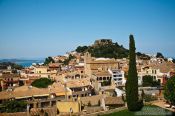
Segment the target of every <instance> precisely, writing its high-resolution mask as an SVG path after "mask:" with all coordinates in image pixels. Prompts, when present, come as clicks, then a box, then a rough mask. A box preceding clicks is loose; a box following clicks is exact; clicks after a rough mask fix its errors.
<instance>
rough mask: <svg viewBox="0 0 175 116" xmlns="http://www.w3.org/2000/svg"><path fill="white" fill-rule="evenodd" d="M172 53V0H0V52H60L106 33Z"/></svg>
mask: <svg viewBox="0 0 175 116" xmlns="http://www.w3.org/2000/svg"><path fill="white" fill-rule="evenodd" d="M129 34H133V35H134V37H135V41H136V48H137V51H140V52H144V53H156V52H162V53H163V54H164V55H165V56H175V35H174V34H175V0H0V58H38V57H47V56H54V55H59V54H64V53H65V52H67V51H71V50H74V49H75V48H76V46H79V45H90V44H92V43H93V42H94V41H95V40H96V39H101V38H110V39H112V40H113V41H114V42H118V43H119V44H122V45H124V47H126V48H128V44H129V43H128V40H129V39H128V37H129Z"/></svg>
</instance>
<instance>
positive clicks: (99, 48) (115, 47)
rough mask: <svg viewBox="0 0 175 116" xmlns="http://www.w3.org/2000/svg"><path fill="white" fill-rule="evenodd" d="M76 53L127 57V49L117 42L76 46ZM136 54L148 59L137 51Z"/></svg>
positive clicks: (147, 57)
mask: <svg viewBox="0 0 175 116" xmlns="http://www.w3.org/2000/svg"><path fill="white" fill-rule="evenodd" d="M75 51H76V52H78V53H85V52H89V53H91V55H92V56H93V57H97V58H99V57H104V58H116V59H117V58H128V55H129V50H128V49H126V48H124V47H123V45H119V44H118V43H117V42H116V43H113V42H108V43H103V42H101V43H100V44H95V45H91V46H78V47H77V48H76V50H75ZM137 56H138V57H139V58H141V59H149V56H147V55H145V54H143V53H140V52H138V53H137Z"/></svg>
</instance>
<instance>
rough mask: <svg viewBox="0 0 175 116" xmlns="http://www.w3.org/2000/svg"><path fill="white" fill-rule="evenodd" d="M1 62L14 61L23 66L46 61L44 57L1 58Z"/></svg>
mask: <svg viewBox="0 0 175 116" xmlns="http://www.w3.org/2000/svg"><path fill="white" fill-rule="evenodd" d="M0 62H13V63H16V64H19V65H22V66H23V67H29V66H31V65H32V63H42V62H44V58H43V59H32V60H30V59H0Z"/></svg>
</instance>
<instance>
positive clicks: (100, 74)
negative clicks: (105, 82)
mask: <svg viewBox="0 0 175 116" xmlns="http://www.w3.org/2000/svg"><path fill="white" fill-rule="evenodd" d="M94 75H95V76H111V74H110V73H109V72H108V71H100V72H97V73H94Z"/></svg>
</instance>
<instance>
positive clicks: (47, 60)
mask: <svg viewBox="0 0 175 116" xmlns="http://www.w3.org/2000/svg"><path fill="white" fill-rule="evenodd" d="M51 62H52V63H55V61H54V60H53V58H52V57H50V56H49V57H47V58H46V59H45V61H44V65H48V64H49V63H51Z"/></svg>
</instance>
